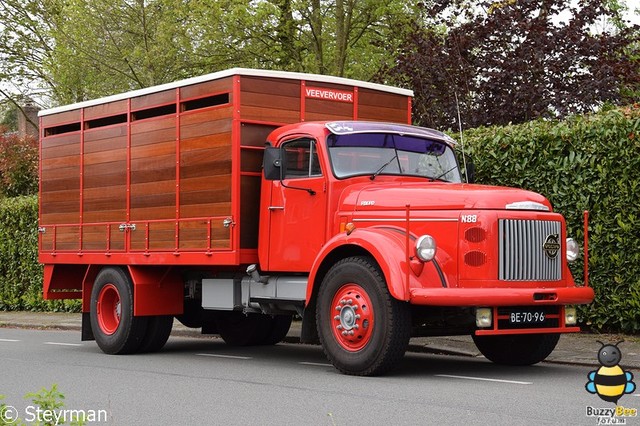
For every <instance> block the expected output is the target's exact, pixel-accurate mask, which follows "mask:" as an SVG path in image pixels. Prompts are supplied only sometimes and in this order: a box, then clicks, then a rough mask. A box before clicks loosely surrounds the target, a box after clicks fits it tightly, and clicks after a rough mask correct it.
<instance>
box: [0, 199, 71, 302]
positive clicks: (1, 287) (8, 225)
mask: <svg viewBox="0 0 640 426" xmlns="http://www.w3.org/2000/svg"><path fill="white" fill-rule="evenodd" d="M0 310H4V311H15V310H27V311H56V312H58V311H73V312H79V311H80V303H79V302H78V301H75V300H64V301H62V300H57V301H45V300H43V299H42V266H41V265H40V264H38V198H37V197H36V196H35V195H34V196H28V197H15V198H0Z"/></svg>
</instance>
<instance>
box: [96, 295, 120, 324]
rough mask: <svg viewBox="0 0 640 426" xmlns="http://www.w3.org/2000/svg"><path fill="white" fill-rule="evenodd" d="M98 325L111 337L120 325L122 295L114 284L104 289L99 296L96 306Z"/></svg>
mask: <svg viewBox="0 0 640 426" xmlns="http://www.w3.org/2000/svg"><path fill="white" fill-rule="evenodd" d="M96 312H97V314H98V315H97V316H98V325H100V329H101V330H102V332H103V333H104V334H108V335H111V334H113V333H115V332H116V330H117V329H118V325H119V324H120V315H121V312H122V308H121V305H120V293H119V292H118V289H117V288H116V286H114V285H113V284H107V285H105V286H104V287H102V290H100V294H99V295H98V304H97V306H96Z"/></svg>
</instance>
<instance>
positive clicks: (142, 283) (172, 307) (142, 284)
mask: <svg viewBox="0 0 640 426" xmlns="http://www.w3.org/2000/svg"><path fill="white" fill-rule="evenodd" d="M128 268H129V274H131V279H132V281H133V286H134V291H133V314H134V315H135V316H146V315H181V314H182V313H183V309H184V296H183V294H184V284H183V281H182V277H181V276H180V274H179V273H178V272H177V271H176V270H175V268H171V267H163V266H137V265H136V266H134V265H129V266H128Z"/></svg>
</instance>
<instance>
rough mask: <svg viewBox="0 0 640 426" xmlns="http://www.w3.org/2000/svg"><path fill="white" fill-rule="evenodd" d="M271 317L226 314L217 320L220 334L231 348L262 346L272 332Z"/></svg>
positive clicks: (222, 314) (239, 313)
mask: <svg viewBox="0 0 640 426" xmlns="http://www.w3.org/2000/svg"><path fill="white" fill-rule="evenodd" d="M269 320H270V317H267V316H266V315H262V314H248V315H245V314H244V313H242V312H224V313H221V314H220V315H219V316H218V317H217V318H216V326H217V327H218V333H220V337H222V339H223V340H224V341H225V343H226V344H228V345H231V346H253V345H260V344H262V342H263V341H264V339H265V337H266V336H267V335H268V333H269V332H270V330H271V322H270V321H269Z"/></svg>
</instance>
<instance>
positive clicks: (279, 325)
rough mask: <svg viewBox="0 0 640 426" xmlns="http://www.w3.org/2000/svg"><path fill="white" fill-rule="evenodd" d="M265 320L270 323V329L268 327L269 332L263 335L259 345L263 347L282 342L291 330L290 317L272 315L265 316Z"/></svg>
mask: <svg viewBox="0 0 640 426" xmlns="http://www.w3.org/2000/svg"><path fill="white" fill-rule="evenodd" d="M267 318H269V320H270V322H271V327H269V332H268V333H266V334H265V336H264V339H263V340H262V342H261V343H262V344H263V345H275V344H276V343H279V342H282V340H284V338H285V337H287V333H288V332H289V328H291V320H292V319H293V317H292V316H291V315H274V316H273V317H269V316H267Z"/></svg>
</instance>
